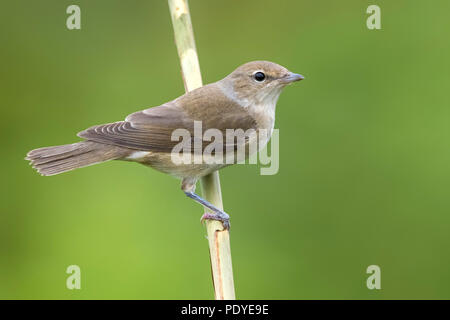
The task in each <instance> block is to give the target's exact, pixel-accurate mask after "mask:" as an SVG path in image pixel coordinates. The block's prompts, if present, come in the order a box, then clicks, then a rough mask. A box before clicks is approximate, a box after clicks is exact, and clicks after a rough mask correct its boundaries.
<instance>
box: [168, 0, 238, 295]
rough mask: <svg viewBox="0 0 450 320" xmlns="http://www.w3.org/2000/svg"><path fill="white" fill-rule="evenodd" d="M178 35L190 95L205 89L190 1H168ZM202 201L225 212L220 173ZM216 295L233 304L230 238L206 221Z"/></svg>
mask: <svg viewBox="0 0 450 320" xmlns="http://www.w3.org/2000/svg"><path fill="white" fill-rule="evenodd" d="M168 1H169V8H170V14H171V17H172V23H173V29H174V33H175V43H176V46H177V49H178V55H179V57H180V62H181V71H182V75H183V81H184V87H185V89H186V91H191V90H194V89H196V88H199V87H201V86H202V77H201V73H200V65H199V62H198V56H197V50H196V48H195V41H194V32H193V30H192V23H191V16H190V14H189V7H188V3H187V0H168ZM201 185H202V194H203V197H204V198H205V199H206V200H208V201H209V202H211V203H212V204H213V205H215V206H216V207H218V208H220V209H223V204H222V194H221V191H220V180H219V173H218V172H214V173H212V174H209V175H207V176H206V177H204V178H202V180H201ZM205 225H206V231H207V234H208V242H209V254H210V259H211V271H212V276H213V285H214V295H215V298H216V299H217V300H234V299H236V297H235V293H234V280H233V269H232V264H231V249H230V234H229V231H228V230H224V228H223V225H222V223H221V222H219V221H215V220H206V222H205Z"/></svg>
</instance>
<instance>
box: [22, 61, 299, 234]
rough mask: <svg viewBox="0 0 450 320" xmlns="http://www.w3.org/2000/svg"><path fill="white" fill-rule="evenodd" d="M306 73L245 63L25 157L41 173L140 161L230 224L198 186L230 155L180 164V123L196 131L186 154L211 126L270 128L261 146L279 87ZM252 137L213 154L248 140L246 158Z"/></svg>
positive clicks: (192, 152) (201, 142) (222, 130)
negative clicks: (70, 140) (178, 181)
mask: <svg viewBox="0 0 450 320" xmlns="http://www.w3.org/2000/svg"><path fill="white" fill-rule="evenodd" d="M303 79H304V77H303V76H302V75H300V74H297V73H293V72H290V71H289V70H288V69H286V68H285V67H283V66H281V65H279V64H276V63H274V62H270V61H252V62H248V63H245V64H243V65H241V66H239V67H238V68H236V69H235V70H234V71H233V72H232V73H230V74H229V75H227V76H226V77H225V78H223V79H221V80H219V81H217V82H214V83H210V84H207V85H205V86H202V87H200V88H197V89H195V90H192V91H189V92H187V93H185V94H183V95H182V96H180V97H178V98H176V99H174V100H172V101H169V102H167V103H164V104H162V105H159V106H156V107H151V108H148V109H145V110H142V111H138V112H135V113H132V114H130V115H128V116H127V117H126V119H125V120H124V121H118V122H114V123H108V124H101V125H96V126H93V127H90V128H88V129H86V130H84V131H81V132H79V133H78V137H80V138H82V139H83V141H80V142H76V143H72V144H67V145H60V146H51V147H44V148H39V149H34V150H31V151H30V152H28V154H27V156H26V158H25V159H26V160H29V161H30V164H31V165H32V167H33V168H35V169H36V170H37V171H38V172H39V173H40V174H41V175H43V176H52V175H56V174H60V173H63V172H66V171H71V170H74V169H77V168H82V167H86V166H90V165H93V164H97V163H101V162H105V161H109V160H123V161H131V162H138V163H140V164H143V165H145V166H148V167H152V168H154V169H156V170H158V171H161V172H164V173H167V174H169V175H172V176H175V177H177V178H179V179H181V189H182V191H183V192H184V193H185V194H186V195H187V196H188V197H189V198H191V199H193V200H194V201H196V202H198V203H200V204H201V205H203V206H204V207H206V208H208V209H209V210H207V212H206V213H205V214H204V215H203V216H202V218H201V220H202V221H203V220H205V219H213V220H218V221H221V222H222V223H223V226H224V228H225V229H229V227H230V221H229V220H230V216H229V215H228V214H227V213H225V212H224V211H223V210H221V209H219V208H217V207H215V206H214V205H213V204H211V203H210V202H209V201H207V200H205V199H204V198H202V197H201V196H199V195H198V194H196V193H195V186H196V182H197V181H198V179H200V178H201V177H203V176H205V175H208V174H210V173H212V172H214V171H216V170H219V169H221V168H223V167H225V166H228V165H230V163H228V162H229V161H226V162H223V161H222V162H218V163H217V162H214V163H211V162H208V163H207V162H206V161H204V160H202V161H192V159H191V161H188V162H182V163H176V161H174V160H173V159H174V158H173V154H174V148H176V147H177V146H179V145H180V143H179V139H178V140H177V139H174V137H173V133H174V132H176V130H182V131H183V132H185V133H189V134H191V135H193V136H194V137H193V138H192V136H191V137H190V139H188V141H187V143H186V141H185V143H184V144H183V147H187V148H184V149H183V150H184V153H183V154H188V155H193V157H194V158H196V155H198V154H199V152H200V153H201V152H203V151H205V148H206V145H207V141H205V139H204V136H203V133H205V132H207V131H208V130H216V131H215V132H216V133H223V134H224V135H226V133H227V132H228V131H229V130H238V129H240V130H242V131H244V132H247V131H248V130H250V131H251V130H254V131H255V132H256V133H262V132H265V135H262V134H261V136H262V138H260V139H259V140H258V143H259V144H258V147H257V148H256V151H258V150H260V148H262V147H263V146H264V145H265V144H266V143H267V142H268V141H269V139H270V137H271V134H272V132H273V128H274V123H275V109H276V104H277V101H278V98H279V96H280V93H281V91H282V90H283V88H284V87H286V86H287V85H289V84H291V83H293V82H295V81H299V80H303ZM198 124H200V125H201V129H200V130H201V134H200V137H198V135H197V136H196V132H195V130H196V127H198ZM249 143H250V139H249V137H248V136H246V137H245V139H244V142H242V140H241V143H240V144H239V142H236V141H235V140H233V141H231V142H229V141H227V143H225V144H223V145H222V147H220V146H219V147H218V148H215V149H214V150H215V152H213V155H220V154H226V152H225V151H224V150H225V149H226V150H232V153H231V154H232V156H233V157H235V156H236V154H237V150H238V149H239V147H240V146H241V145H242V144H245V154H244V158H246V157H248V156H250V155H251V154H252V153H254V152H256V151H255V149H253V150H252V148H248V146H249ZM192 144H194V147H192ZM195 145H196V146H197V147H195ZM198 146H200V147H199V148H198ZM189 147H190V149H189ZM197 151H199V152H197ZM227 155H228V154H227ZM197 158H198V157H197Z"/></svg>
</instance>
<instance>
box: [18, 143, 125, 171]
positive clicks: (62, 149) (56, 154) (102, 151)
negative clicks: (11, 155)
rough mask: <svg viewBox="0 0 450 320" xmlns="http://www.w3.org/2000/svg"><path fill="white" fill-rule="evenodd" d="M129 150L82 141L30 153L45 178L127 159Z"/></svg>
mask: <svg viewBox="0 0 450 320" xmlns="http://www.w3.org/2000/svg"><path fill="white" fill-rule="evenodd" d="M128 153H129V150H127V149H125V148H121V147H116V146H111V145H105V144H101V143H97V142H92V141H82V142H78V143H73V144H67V145H63V146H55V147H45V148H39V149H35V150H32V151H30V152H28V154H27V157H26V158H25V159H26V160H29V161H30V162H31V165H32V166H33V168H35V169H36V170H37V171H38V172H39V173H40V174H41V175H43V176H52V175H55V174H58V173H62V172H66V171H70V170H74V169H77V168H82V167H86V166H90V165H93V164H96V163H100V162H104V161H108V160H114V159H119V158H122V157H125V156H126V155H127V154H128Z"/></svg>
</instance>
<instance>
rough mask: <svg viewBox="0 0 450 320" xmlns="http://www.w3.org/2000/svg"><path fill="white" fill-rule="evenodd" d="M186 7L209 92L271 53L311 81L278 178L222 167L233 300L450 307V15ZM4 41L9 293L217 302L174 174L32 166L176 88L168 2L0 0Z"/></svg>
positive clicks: (283, 116)
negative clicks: (52, 148) (374, 268)
mask: <svg viewBox="0 0 450 320" xmlns="http://www.w3.org/2000/svg"><path fill="white" fill-rule="evenodd" d="M70 4H78V5H79V6H80V7H81V19H82V21H81V24H82V29H81V30H73V31H70V30H67V28H66V18H67V16H68V15H67V14H66V8H67V6H68V5H70ZM369 4H377V5H379V6H380V7H381V23H382V30H368V29H367V28H366V19H367V17H368V15H367V14H366V8H367V6H368V5H369ZM190 9H191V14H192V20H193V24H194V31H195V36H196V42H197V49H198V54H199V59H200V65H201V69H202V74H203V78H204V82H205V83H208V82H213V81H216V80H218V79H221V78H222V77H224V76H225V75H227V74H228V73H230V72H231V71H232V70H234V68H236V67H237V66H239V65H240V64H243V63H245V62H248V61H251V60H259V59H264V60H272V61H274V62H277V63H279V64H282V65H284V66H286V67H287V68H288V69H290V70H291V71H294V72H298V73H301V74H303V75H304V76H305V77H306V79H305V80H304V81H302V82H300V83H296V84H295V85H293V86H290V87H289V88H287V89H285V91H284V93H283V94H282V95H281V97H280V99H279V102H278V107H277V121H276V125H275V127H276V128H279V129H280V171H279V173H278V174H277V175H273V176H261V175H260V174H259V167H258V166H255V165H248V166H234V167H229V168H226V169H224V170H223V171H221V181H222V191H223V198H224V205H225V209H226V211H227V212H229V213H230V214H231V216H232V230H231V245H232V253H233V267H234V274H235V285H236V292H237V297H238V298H240V299H260V298H261V299H356V298H358V299H394V298H397V299H406V298H413V299H418V298H425V299H431V298H438V299H443V298H447V299H449V298H450V273H449V266H450V253H449V252H450V250H449V246H450V235H449V230H450V212H449V211H450V210H449V209H450V196H449V193H450V148H449V139H450V126H449V119H450V99H449V87H450V80H449V74H450V63H449V56H450V42H449V41H448V39H449V33H448V32H449V22H448V12H449V11H450V2H449V1H448V0H442V1H438V0H436V1H424V0H422V1H405V0H403V1H356V0H354V1H332V0H328V1H261V0H253V1H248V0H247V1H191V2H190ZM0 32H1V50H0V60H1V83H0V86H1V114H2V124H1V126H0V130H1V137H2V147H1V158H0V164H1V168H2V184H1V187H2V190H1V201H0V208H1V214H0V298H4V299H14V298H23V299H35V298H42V299H59V298H64V299H91V298H96V299H106V298H114V299H115V298H125V299H175V298H176V299H210V298H212V297H213V290H212V284H211V276H210V266H209V257H208V246H207V241H206V239H205V234H206V231H205V229H204V227H203V226H202V225H201V224H200V223H199V218H200V215H201V214H202V209H201V207H200V206H199V205H197V204H196V203H194V202H193V201H191V200H189V199H187V198H186V197H185V196H184V195H183V194H182V192H181V191H180V190H179V181H177V180H176V179H173V178H171V177H168V176H165V175H164V174H162V173H159V172H156V171H154V170H151V169H148V168H146V167H144V166H140V165H138V164H133V163H124V162H114V161H113V162H109V163H106V164H101V165H96V166H92V167H89V168H85V169H81V170H77V171H74V172H70V173H66V174H62V175H59V176H54V177H41V176H39V175H38V174H37V173H36V172H35V171H34V170H32V169H31V168H30V167H29V165H28V163H27V162H26V161H24V160H23V158H24V156H25V154H26V152H27V151H29V150H31V149H34V148H37V147H42V146H48V145H58V144H67V143H72V142H75V141H78V138H77V137H76V136H75V134H76V133H77V132H79V131H81V130H83V129H85V128H86V127H89V126H91V125H95V124H100V123H107V122H113V121H118V120H122V119H124V118H125V116H126V115H128V114H129V113H131V112H134V111H137V110H141V109H144V108H146V107H150V106H156V105H159V104H161V103H163V102H166V101H169V100H171V99H173V98H175V97H177V96H179V95H181V94H182V93H183V90H184V89H183V84H182V80H181V75H180V66H179V60H178V56H177V51H176V48H175V45H174V40H173V31H172V25H171V20H170V15H169V11H168V6H167V3H166V2H165V1H144V0H140V1H137V0H136V1H118V0H114V1H111V0H108V1H106V0H103V1H87V0H85V1H79V0H78V1H75V0H74V1H66V0H65V1H61V0H58V1H56V0H54V1H23V0H22V1H2V10H1V31H0ZM71 264H76V265H79V266H80V267H81V273H82V289H81V290H72V291H71V290H68V289H66V287H65V283H66V278H67V276H68V275H67V274H66V273H65V271H66V268H67V266H69V265H71ZM373 264H375V265H379V266H380V267H381V287H382V289H381V290H368V289H367V287H366V279H367V277H368V275H367V274H366V268H367V267H368V266H369V265H373Z"/></svg>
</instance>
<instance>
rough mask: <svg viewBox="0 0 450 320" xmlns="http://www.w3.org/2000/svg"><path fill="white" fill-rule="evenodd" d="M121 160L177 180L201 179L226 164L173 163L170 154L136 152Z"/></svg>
mask: <svg viewBox="0 0 450 320" xmlns="http://www.w3.org/2000/svg"><path fill="white" fill-rule="evenodd" d="M123 160H127V161H134V162H139V163H141V164H143V165H145V166H149V167H152V168H153V169H156V170H158V171H160V172H163V173H167V174H170V175H172V176H175V177H178V178H186V177H203V176H205V175H207V174H210V173H211V172H214V171H216V170H219V169H221V168H223V167H226V166H228V164H222V163H221V164H209V163H205V162H200V163H197V162H199V161H194V160H195V159H192V161H190V162H189V163H180V164H178V163H175V162H174V161H173V159H172V155H171V154H170V153H165V152H152V151H136V152H134V153H132V154H131V155H129V156H128V157H126V158H124V159H123Z"/></svg>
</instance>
